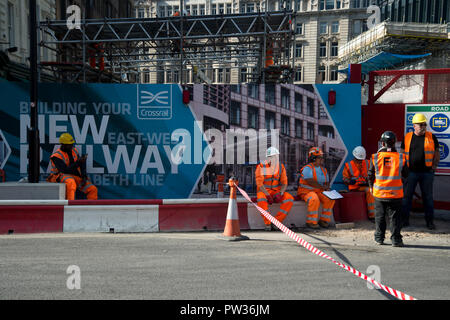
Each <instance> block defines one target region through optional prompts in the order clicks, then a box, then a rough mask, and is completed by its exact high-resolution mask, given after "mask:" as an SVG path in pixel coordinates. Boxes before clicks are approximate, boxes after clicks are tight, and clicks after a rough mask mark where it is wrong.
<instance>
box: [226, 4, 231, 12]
mask: <svg viewBox="0 0 450 320" xmlns="http://www.w3.org/2000/svg"><path fill="white" fill-rule="evenodd" d="M230 13H231V3H227V14H230Z"/></svg>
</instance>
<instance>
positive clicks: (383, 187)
mask: <svg viewBox="0 0 450 320" xmlns="http://www.w3.org/2000/svg"><path fill="white" fill-rule="evenodd" d="M396 140H397V138H396V136H395V133H394V132H392V131H386V132H384V133H383V134H382V135H381V139H380V141H381V144H382V148H381V149H380V150H378V152H377V153H375V154H373V155H372V158H371V163H370V169H369V185H370V188H371V190H372V193H373V196H374V198H375V241H376V242H377V243H378V244H380V245H381V244H384V237H385V232H386V216H387V217H389V220H390V231H391V241H392V246H394V247H403V240H402V235H401V233H400V231H401V227H402V224H401V209H402V198H403V182H402V177H406V176H407V174H408V167H407V165H406V158H405V155H404V154H403V153H398V152H397V150H396V149H395V142H396Z"/></svg>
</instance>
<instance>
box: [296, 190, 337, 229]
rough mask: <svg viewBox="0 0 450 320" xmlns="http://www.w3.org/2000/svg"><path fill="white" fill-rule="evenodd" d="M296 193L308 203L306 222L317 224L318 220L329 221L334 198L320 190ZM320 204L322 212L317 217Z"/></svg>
mask: <svg viewBox="0 0 450 320" xmlns="http://www.w3.org/2000/svg"><path fill="white" fill-rule="evenodd" d="M298 195H299V196H300V198H301V199H302V200H303V201H305V202H306V204H307V205H308V213H307V214H306V223H312V224H317V223H318V222H319V220H321V221H325V222H328V223H330V222H331V215H332V214H333V206H334V200H331V199H329V198H328V197H327V196H325V195H323V194H322V192H320V191H309V192H306V193H298ZM320 204H322V212H321V214H320V217H319V209H320Z"/></svg>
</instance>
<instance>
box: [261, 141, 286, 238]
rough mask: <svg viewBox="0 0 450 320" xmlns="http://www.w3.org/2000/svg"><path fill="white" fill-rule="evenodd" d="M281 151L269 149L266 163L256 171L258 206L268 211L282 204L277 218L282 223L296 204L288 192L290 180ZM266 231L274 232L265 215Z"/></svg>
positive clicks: (273, 148)
mask: <svg viewBox="0 0 450 320" xmlns="http://www.w3.org/2000/svg"><path fill="white" fill-rule="evenodd" d="M279 155H280V151H279V150H278V149H277V148H275V147H270V148H268V149H267V152H266V156H267V159H266V161H264V162H262V163H260V164H258V165H257V166H256V171H255V181H256V188H257V195H256V197H257V199H258V200H257V201H258V206H259V207H261V208H262V209H264V210H266V211H268V208H269V204H272V203H273V202H276V203H281V205H280V209H279V210H278V212H277V214H276V216H275V218H276V219H277V220H278V221H280V222H282V221H283V220H284V219H285V218H286V217H287V215H288V214H289V211H290V210H291V208H292V205H293V204H294V197H293V196H292V195H290V194H289V193H287V192H286V188H287V186H288V179H287V175H286V169H285V168H284V165H283V164H281V163H280V160H279ZM261 217H262V218H263V220H264V224H265V230H268V231H269V230H274V227H273V226H272V225H271V223H270V221H269V220H268V219H267V218H265V217H264V216H263V215H261Z"/></svg>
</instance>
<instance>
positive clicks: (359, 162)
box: [342, 146, 375, 221]
mask: <svg viewBox="0 0 450 320" xmlns="http://www.w3.org/2000/svg"><path fill="white" fill-rule="evenodd" d="M352 154H353V157H354V159H353V160H351V161H350V162H347V163H346V164H345V166H344V170H343V171H342V176H343V181H344V183H345V184H346V185H347V186H348V190H349V191H364V192H365V194H366V202H367V215H368V218H369V220H371V221H375V199H374V198H373V196H372V193H371V192H370V188H369V181H368V179H369V178H368V175H367V173H368V171H369V167H370V161H369V160H367V159H366V149H364V147H362V146H357V147H356V148H355V149H353V152H352Z"/></svg>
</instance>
